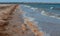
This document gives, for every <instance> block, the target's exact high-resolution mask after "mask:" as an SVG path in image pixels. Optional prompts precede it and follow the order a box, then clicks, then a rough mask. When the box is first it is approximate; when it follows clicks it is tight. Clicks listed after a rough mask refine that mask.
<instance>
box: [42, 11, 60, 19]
mask: <svg viewBox="0 0 60 36" xmlns="http://www.w3.org/2000/svg"><path fill="white" fill-rule="evenodd" d="M41 14H42V15H44V16H49V17H52V18H56V19H60V17H57V15H55V14H54V15H48V14H47V13H46V12H45V11H42V12H41Z"/></svg>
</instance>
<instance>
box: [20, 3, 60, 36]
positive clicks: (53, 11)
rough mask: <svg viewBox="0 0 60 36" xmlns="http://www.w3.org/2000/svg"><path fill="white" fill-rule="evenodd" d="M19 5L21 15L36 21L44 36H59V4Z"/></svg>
mask: <svg viewBox="0 0 60 36" xmlns="http://www.w3.org/2000/svg"><path fill="white" fill-rule="evenodd" d="M20 7H21V9H22V11H24V13H25V14H24V15H23V16H24V17H30V20H31V21H35V22H37V23H38V24H37V25H38V27H39V29H40V30H41V31H43V32H45V33H46V34H47V35H46V36H60V4H41V3H37V4H21V5H20ZM33 19H34V20H33Z"/></svg>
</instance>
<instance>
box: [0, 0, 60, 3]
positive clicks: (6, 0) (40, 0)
mask: <svg viewBox="0 0 60 36" xmlns="http://www.w3.org/2000/svg"><path fill="white" fill-rule="evenodd" d="M0 2H46V3H47V2H49V3H60V0H0Z"/></svg>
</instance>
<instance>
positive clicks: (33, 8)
mask: <svg viewBox="0 0 60 36" xmlns="http://www.w3.org/2000/svg"><path fill="white" fill-rule="evenodd" d="M24 7H27V8H30V9H32V10H36V9H38V8H35V7H31V6H28V5H24Z"/></svg>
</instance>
